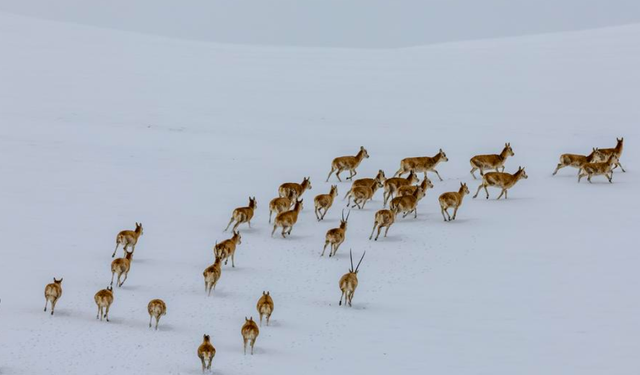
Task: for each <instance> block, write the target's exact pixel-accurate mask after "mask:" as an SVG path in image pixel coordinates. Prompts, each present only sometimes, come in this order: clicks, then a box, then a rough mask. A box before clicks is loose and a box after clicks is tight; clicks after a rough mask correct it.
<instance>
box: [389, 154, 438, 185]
mask: <svg viewBox="0 0 640 375" xmlns="http://www.w3.org/2000/svg"><path fill="white" fill-rule="evenodd" d="M442 161H449V159H448V158H447V155H446V154H445V153H444V151H442V149H440V151H439V152H438V153H437V154H436V155H435V156H433V157H429V156H420V157H415V158H406V159H402V161H401V162H400V169H398V171H397V172H396V174H395V175H394V177H398V176H402V175H403V174H405V173H409V172H414V173H420V172H423V173H424V178H427V172H433V173H435V174H436V175H437V176H438V178H439V179H440V181H442V177H440V173H438V171H436V169H435V168H436V166H437V165H438V164H439V163H440V162H442Z"/></svg>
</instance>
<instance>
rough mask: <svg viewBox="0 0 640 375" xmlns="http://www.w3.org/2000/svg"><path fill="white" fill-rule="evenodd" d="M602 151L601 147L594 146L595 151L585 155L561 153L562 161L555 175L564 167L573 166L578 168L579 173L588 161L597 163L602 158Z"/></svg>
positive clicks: (554, 172)
mask: <svg viewBox="0 0 640 375" xmlns="http://www.w3.org/2000/svg"><path fill="white" fill-rule="evenodd" d="M601 156H602V153H601V152H600V150H599V149H597V148H595V147H594V148H593V151H591V153H590V154H589V155H587V156H584V155H576V154H562V155H560V162H559V163H558V165H557V166H556V170H555V171H553V176H555V175H556V173H558V171H559V170H560V169H562V168H564V167H573V168H578V174H580V171H581V170H582V166H583V165H585V164H587V163H596V162H597V160H600V157H601Z"/></svg>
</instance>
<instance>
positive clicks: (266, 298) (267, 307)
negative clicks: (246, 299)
mask: <svg viewBox="0 0 640 375" xmlns="http://www.w3.org/2000/svg"><path fill="white" fill-rule="evenodd" d="M256 308H257V309H258V314H260V326H262V317H263V316H265V317H266V318H267V326H269V319H271V314H272V313H273V299H272V298H271V296H270V295H269V292H265V291H263V292H262V297H260V299H259V300H258V304H257V305H256Z"/></svg>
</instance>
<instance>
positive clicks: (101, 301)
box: [93, 286, 113, 322]
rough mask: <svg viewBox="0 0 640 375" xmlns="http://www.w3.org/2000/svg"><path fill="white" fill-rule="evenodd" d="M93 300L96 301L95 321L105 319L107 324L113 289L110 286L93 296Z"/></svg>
mask: <svg viewBox="0 0 640 375" xmlns="http://www.w3.org/2000/svg"><path fill="white" fill-rule="evenodd" d="M93 300H94V301H96V305H98V315H96V319H98V318H100V321H102V318H106V319H107V322H108V321H109V308H110V307H111V304H112V303H113V288H111V287H110V286H109V287H107V289H102V290H101V291H99V292H98V293H96V295H95V296H93Z"/></svg>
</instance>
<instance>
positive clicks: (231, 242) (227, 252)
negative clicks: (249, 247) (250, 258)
mask: <svg viewBox="0 0 640 375" xmlns="http://www.w3.org/2000/svg"><path fill="white" fill-rule="evenodd" d="M241 244H242V237H241V236H240V232H238V231H233V237H231V238H229V239H228V240H224V241H222V242H220V243H216V244H215V246H214V247H213V252H214V253H215V256H216V258H220V261H221V262H222V261H223V260H224V264H225V265H227V263H228V262H229V258H231V267H234V268H235V266H236V263H235V255H236V247H237V246H238V245H241Z"/></svg>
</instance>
